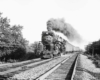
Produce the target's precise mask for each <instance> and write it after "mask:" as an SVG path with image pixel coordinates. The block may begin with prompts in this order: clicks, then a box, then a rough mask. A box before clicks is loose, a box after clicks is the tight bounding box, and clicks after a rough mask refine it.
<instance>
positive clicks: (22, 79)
mask: <svg viewBox="0 0 100 80" xmlns="http://www.w3.org/2000/svg"><path fill="white" fill-rule="evenodd" d="M67 57H68V56H66V57H61V58H59V59H55V60H52V61H50V62H48V63H46V64H43V65H40V66H37V67H35V68H33V69H30V70H27V71H25V72H22V73H20V74H16V75H14V76H13V77H12V78H10V80H13V79H17V80H27V79H29V80H31V79H35V78H36V77H38V76H40V75H41V74H43V73H45V72H46V71H48V70H49V69H50V68H52V67H54V66H55V65H57V64H58V63H60V62H61V61H63V60H64V59H66V58H67Z"/></svg>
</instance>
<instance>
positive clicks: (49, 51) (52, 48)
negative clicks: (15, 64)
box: [40, 31, 80, 59]
mask: <svg viewBox="0 0 100 80" xmlns="http://www.w3.org/2000/svg"><path fill="white" fill-rule="evenodd" d="M40 45H41V50H40V58H41V59H49V58H54V57H56V56H60V55H61V54H67V53H73V52H75V51H79V50H80V48H79V47H75V46H73V45H72V44H70V43H69V42H68V41H66V40H65V39H63V38H62V37H60V36H59V35H56V34H54V33H53V32H52V31H43V32H42V35H41V41H40Z"/></svg>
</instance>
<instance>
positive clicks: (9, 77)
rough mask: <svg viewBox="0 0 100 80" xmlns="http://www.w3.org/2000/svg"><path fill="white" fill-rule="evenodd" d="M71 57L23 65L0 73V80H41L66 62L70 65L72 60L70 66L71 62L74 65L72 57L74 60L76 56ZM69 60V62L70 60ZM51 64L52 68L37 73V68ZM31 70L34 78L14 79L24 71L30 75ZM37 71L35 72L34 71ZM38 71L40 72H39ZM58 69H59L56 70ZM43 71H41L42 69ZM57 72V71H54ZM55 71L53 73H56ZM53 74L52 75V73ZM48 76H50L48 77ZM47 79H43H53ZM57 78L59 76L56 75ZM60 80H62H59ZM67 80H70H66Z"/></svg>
mask: <svg viewBox="0 0 100 80" xmlns="http://www.w3.org/2000/svg"><path fill="white" fill-rule="evenodd" d="M71 56H72V55H70V56H67V58H66V57H65V58H63V57H62V58H61V60H60V59H59V58H56V59H49V60H44V61H43V62H42V61H41V62H40V63H38V64H37V62H36V64H28V65H25V66H22V67H17V68H14V69H12V70H10V72H9V71H8V70H7V71H6V72H5V71H4V72H0V80H27V79H29V80H43V77H44V76H45V75H47V74H48V73H50V72H52V70H53V69H56V68H58V67H61V66H63V65H64V64H65V63H66V62H67V63H70V62H71V60H72V62H71V63H72V64H73V61H74V63H75V60H73V57H74V59H76V55H74V56H72V58H70V57H71ZM70 59H71V60H70ZM56 61H58V62H57V63H56ZM52 63H56V64H55V65H53V66H51V67H50V68H48V69H46V70H45V71H44V72H39V71H41V69H40V68H39V67H40V66H41V68H42V67H43V66H45V67H46V66H48V64H50V65H51V64H52ZM31 69H34V71H33V73H34V74H33V75H34V76H35V77H34V76H33V77H30V78H28V77H26V78H25V79H17V78H16V75H19V76H21V74H20V73H24V72H26V71H28V70H30V71H29V73H31ZM36 69H37V70H36ZM39 69H40V70H39ZM58 69H59V68H58ZM42 70H43V69H42ZM56 70H57V69H56ZM56 70H55V71H56ZM36 71H38V72H36ZM35 72H36V73H35ZM1 73H2V75H1ZM24 74H26V75H28V74H27V73H24ZM24 74H22V76H23V75H24ZM52 74H53V73H52ZM49 76H50V75H49ZM49 76H48V77H47V76H45V77H44V79H46V80H53V77H51V79H50V77H49ZM58 76H59V75H58ZM61 80H62V79H61ZM68 80H70V79H68Z"/></svg>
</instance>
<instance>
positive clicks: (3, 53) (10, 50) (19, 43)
mask: <svg viewBox="0 0 100 80" xmlns="http://www.w3.org/2000/svg"><path fill="white" fill-rule="evenodd" d="M22 28H23V27H22V26H20V25H14V26H11V25H10V20H9V19H7V18H4V17H2V16H1V15H0V59H1V60H5V61H7V60H8V59H20V58H21V57H22V56H23V55H24V54H25V53H26V43H27V40H25V39H24V38H23V36H22V32H21V31H22Z"/></svg>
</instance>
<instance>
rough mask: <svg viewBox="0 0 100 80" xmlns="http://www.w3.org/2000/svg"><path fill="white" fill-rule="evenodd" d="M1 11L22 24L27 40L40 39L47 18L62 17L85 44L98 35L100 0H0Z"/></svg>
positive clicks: (15, 22) (97, 37) (13, 21)
mask: <svg viewBox="0 0 100 80" xmlns="http://www.w3.org/2000/svg"><path fill="white" fill-rule="evenodd" d="M0 12H2V13H3V16H5V17H8V18H9V19H10V20H11V24H12V25H14V24H16V25H18V24H20V25H22V26H23V30H22V33H23V36H24V38H26V39H27V40H29V42H30V43H33V42H34V41H40V40H41V33H42V31H45V30H46V22H47V21H48V20H49V19H50V18H55V19H56V18H64V19H65V22H67V23H69V24H71V25H72V26H73V28H75V29H76V30H77V32H78V33H79V34H80V35H81V36H82V38H83V39H84V40H85V42H84V44H85V43H88V42H91V41H95V40H98V39H99V38H100V35H99V34H100V23H99V22H100V0H0ZM82 45H83V44H82Z"/></svg>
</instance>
